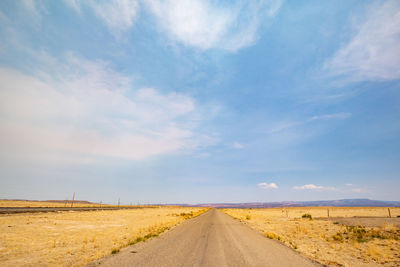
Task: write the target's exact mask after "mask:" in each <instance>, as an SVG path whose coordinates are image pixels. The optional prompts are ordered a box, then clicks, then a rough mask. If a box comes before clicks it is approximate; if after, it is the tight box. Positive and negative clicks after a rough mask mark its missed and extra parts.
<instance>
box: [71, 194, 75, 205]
mask: <svg viewBox="0 0 400 267" xmlns="http://www.w3.org/2000/svg"><path fill="white" fill-rule="evenodd" d="M74 200H75V192H74V195H73V196H72V202H71V208H72V206H73V205H74Z"/></svg>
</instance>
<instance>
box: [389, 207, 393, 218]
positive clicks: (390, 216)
mask: <svg viewBox="0 0 400 267" xmlns="http://www.w3.org/2000/svg"><path fill="white" fill-rule="evenodd" d="M388 212H389V218H392V214H390V208H388Z"/></svg>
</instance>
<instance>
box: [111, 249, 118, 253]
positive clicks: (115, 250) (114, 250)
mask: <svg viewBox="0 0 400 267" xmlns="http://www.w3.org/2000/svg"><path fill="white" fill-rule="evenodd" d="M118 252H119V248H114V249H113V250H111V254H117V253H118Z"/></svg>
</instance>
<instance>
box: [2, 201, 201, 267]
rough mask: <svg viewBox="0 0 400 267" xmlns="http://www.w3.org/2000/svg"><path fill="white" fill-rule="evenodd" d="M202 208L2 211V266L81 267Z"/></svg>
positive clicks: (170, 225) (169, 225) (190, 215)
mask: <svg viewBox="0 0 400 267" xmlns="http://www.w3.org/2000/svg"><path fill="white" fill-rule="evenodd" d="M206 210H207V209H205V208H186V207H156V208H143V209H133V210H113V211H86V212H77V211H71V212H56V213H34V214H33V213H31V214H28V213H25V214H13V215H0V265H1V266H83V265H85V264H87V263H89V262H91V261H93V260H96V259H98V258H101V257H103V256H105V255H108V254H111V253H117V252H118V251H119V249H120V248H122V247H125V246H128V245H129V244H134V243H136V242H141V241H145V240H146V239H148V238H152V237H155V236H157V235H159V234H160V233H162V232H163V231H165V230H168V229H170V228H171V227H173V226H175V225H177V224H179V223H180V222H182V221H184V220H185V219H188V218H191V217H194V216H197V215H199V214H201V213H202V212H204V211H206Z"/></svg>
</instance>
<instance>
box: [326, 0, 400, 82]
mask: <svg viewBox="0 0 400 267" xmlns="http://www.w3.org/2000/svg"><path fill="white" fill-rule="evenodd" d="M324 68H325V70H327V71H328V72H329V73H330V74H331V75H335V76H336V75H337V76H344V78H345V79H348V80H350V81H385V80H393V79H400V2H399V1H385V2H383V4H381V6H378V7H377V6H375V4H374V6H372V7H371V8H370V11H369V12H368V14H367V15H366V18H365V20H364V21H363V22H362V23H361V25H359V27H358V29H357V31H356V33H355V34H354V36H353V37H352V39H351V40H350V41H349V43H347V44H346V45H344V46H343V47H341V48H340V49H339V50H338V51H337V52H336V53H335V54H334V56H333V57H332V58H331V59H329V60H328V61H327V62H326V63H325V65H324Z"/></svg>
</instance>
